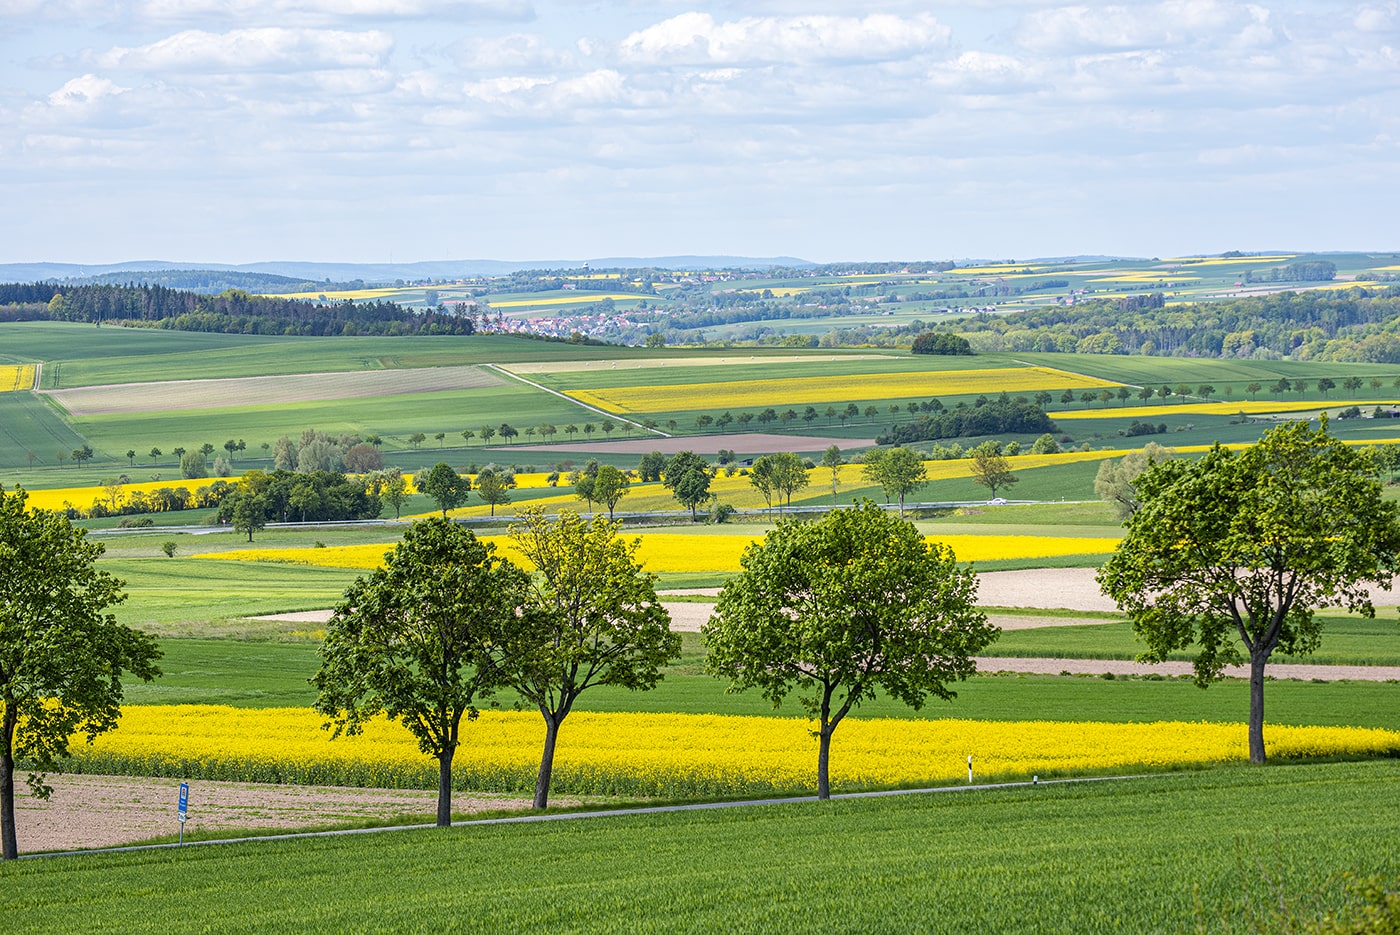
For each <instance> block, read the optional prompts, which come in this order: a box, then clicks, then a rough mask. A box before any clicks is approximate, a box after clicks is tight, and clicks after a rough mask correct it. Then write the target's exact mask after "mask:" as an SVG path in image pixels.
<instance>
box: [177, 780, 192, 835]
mask: <svg viewBox="0 0 1400 935" xmlns="http://www.w3.org/2000/svg"><path fill="white" fill-rule="evenodd" d="M189 806H190V784H189V783H187V782H182V783H180V811H179V814H178V815H177V816H176V817H178V818H179V819H180V844H181V845H183V844H184V843H185V819H186V818H187V817H188V816H187V815H186V812H188V811H189Z"/></svg>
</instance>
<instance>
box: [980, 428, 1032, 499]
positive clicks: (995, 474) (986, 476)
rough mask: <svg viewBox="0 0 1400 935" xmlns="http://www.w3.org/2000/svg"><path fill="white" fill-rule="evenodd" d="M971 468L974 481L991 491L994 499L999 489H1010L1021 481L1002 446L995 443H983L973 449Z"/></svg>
mask: <svg viewBox="0 0 1400 935" xmlns="http://www.w3.org/2000/svg"><path fill="white" fill-rule="evenodd" d="M971 468H972V479H973V480H975V481H976V482H977V483H979V484H981V485H982V486H983V487H986V488H987V489H988V490H990V491H991V492H992V497H993V498H995V497H996V495H997V488H998V487H1010V486H1011V485H1012V484H1016V483H1019V482H1020V480H1021V478H1019V477H1017V476H1016V475H1015V473H1014V472H1013V471H1012V470H1011V462H1010V461H1007V460H1006V457H1005V456H1004V455H1003V454H1002V453H1001V445H999V444H997V443H996V442H995V441H987V442H983V443H982V444H980V445H978V446H977V447H976V448H974V449H972V464H971Z"/></svg>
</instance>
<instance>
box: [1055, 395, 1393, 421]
mask: <svg viewBox="0 0 1400 935" xmlns="http://www.w3.org/2000/svg"><path fill="white" fill-rule="evenodd" d="M1377 405H1380V406H1394V405H1397V403H1396V402H1394V401H1384V402H1379V403H1378V402H1377V401H1375V400H1368V401H1366V402H1346V401H1342V400H1318V399H1313V400H1266V399H1261V400H1248V399H1244V400H1241V399H1222V400H1220V401H1218V402H1211V403H1204V402H1203V403H1180V404H1177V405H1172V404H1171V403H1164V404H1162V405H1160V406H1117V407H1115V406H1105V407H1104V408H1102V409H1067V410H1065V411H1063V412H1052V413H1050V418H1052V419H1065V420H1068V421H1074V420H1075V419H1144V418H1146V419H1155V418H1157V417H1158V416H1169V415H1172V414H1177V415H1215V416H1232V415H1234V414H1235V413H1237V412H1243V413H1244V414H1245V415H1263V414H1267V413H1271V412H1305V411H1310V410H1317V409H1336V408H1339V407H1346V406H1368V407H1369V406H1377Z"/></svg>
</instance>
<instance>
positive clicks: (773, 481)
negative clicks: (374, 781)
mask: <svg viewBox="0 0 1400 935" xmlns="http://www.w3.org/2000/svg"><path fill="white" fill-rule="evenodd" d="M810 482H811V478H810V477H808V475H807V466H806V465H804V464H803V463H802V459H801V458H799V457H798V456H797V455H795V454H793V453H792V452H791V451H780V452H778V453H777V454H771V455H763V456H762V457H761V458H758V459H757V460H756V461H754V463H753V468H752V469H751V470H750V471H749V483H750V484H752V485H753V486H754V487H757V488H758V490H759V492H760V493H762V494H763V499H764V500H766V501H767V502H768V507H769V510H770V511H771V510H772V507H773V500H774V498H775V497H776V498H777V499H778V502H779V503H786V504H787V505H788V506H791V505H792V495H793V493H795V492H796V491H798V490H801V489H802V488H804V487H806V486H807V485H808V484H809V483H810Z"/></svg>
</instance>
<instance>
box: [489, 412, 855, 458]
mask: <svg viewBox="0 0 1400 935" xmlns="http://www.w3.org/2000/svg"><path fill="white" fill-rule="evenodd" d="M611 418H613V419H617V418H620V417H619V416H612V417H611ZM580 444H581V443H579V442H571V443H564V444H556V445H511V446H510V450H511V451H568V450H572V449H574V448H576V447H577V446H578V445H580ZM873 444H875V439H873V438H819V437H817V436H814V435H770V434H766V433H759V432H748V433H736V434H734V435H678V436H675V437H673V438H667V437H664V436H661V435H648V436H646V437H644V438H625V439H619V440H617V441H604V442H588V443H587V447H588V450H589V451H590V452H600V453H603V454H607V453H608V452H616V453H617V454H646V453H647V452H649V451H659V452H661V453H662V454H664V455H673V454H675V453H676V452H678V451H693V452H695V453H696V454H702V455H714V454H719V451H720V449H721V448H724V449H727V450H729V451H732V452H734V454H735V455H737V456H738V457H739V458H741V459H742V458H751V457H754V456H756V455H765V454H769V453H770V452H774V451H824V450H826V449H827V448H829V447H830V446H832V445H835V446H836V447H838V448H840V449H841V450H843V451H844V450H845V449H847V448H864V447H868V446H870V445H873Z"/></svg>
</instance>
